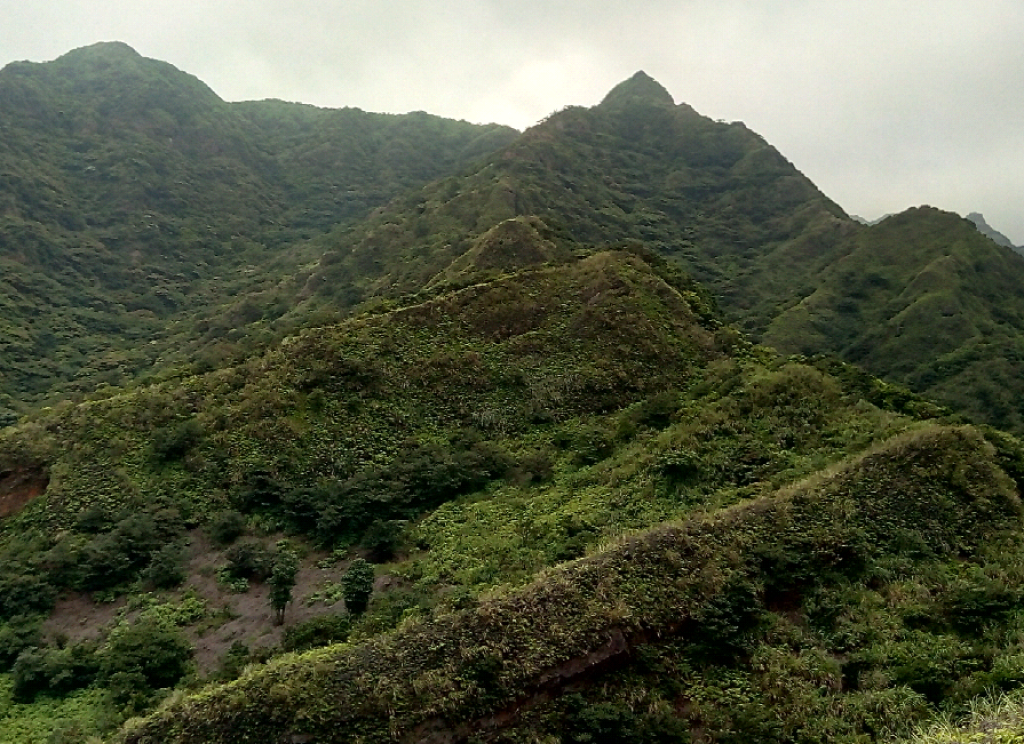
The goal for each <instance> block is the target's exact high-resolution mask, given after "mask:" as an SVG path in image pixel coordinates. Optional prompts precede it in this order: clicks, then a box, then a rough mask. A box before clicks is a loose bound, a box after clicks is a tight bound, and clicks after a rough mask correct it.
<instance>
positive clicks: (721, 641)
mask: <svg viewBox="0 0 1024 744" xmlns="http://www.w3.org/2000/svg"><path fill="white" fill-rule="evenodd" d="M993 454H994V453H993V451H992V450H991V448H990V447H989V445H987V444H986V443H985V442H984V440H983V439H982V438H981V437H979V436H978V435H977V434H976V433H974V432H972V431H971V430H965V429H962V430H956V429H942V428H935V429H930V430H924V431H921V432H918V433H915V434H913V435H905V436H902V437H899V438H897V439H895V440H893V441H890V442H888V443H886V444H885V445H883V446H881V447H879V448H877V449H875V450H873V451H871V452H870V453H868V454H866V455H862V456H860V457H857V458H854V459H852V460H850V461H848V462H846V463H843V464H842V465H841V466H839V467H838V468H837V469H835V470H833V471H831V472H829V473H828V474H825V475H822V476H817V477H815V478H812V479H811V480H810V481H807V482H804V483H801V484H798V485H796V486H794V487H792V488H789V489H785V490H783V491H781V492H777V493H769V494H766V495H764V496H763V497H761V498H760V499H758V500H756V501H754V502H752V503H749V504H744V505H741V506H737V507H734V508H732V509H727V510H724V511H721V512H718V513H715V514H711V515H707V516H695V517H693V518H692V519H689V520H687V521H685V522H683V523H681V524H677V525H672V526H663V527H659V528H657V529H654V530H652V531H650V532H647V533H643V534H641V535H637V536H635V537H631V538H628V539H625V540H623V541H622V542H621V543H620V544H618V545H615V546H614V547H611V548H609V549H606V550H605V551H603V552H601V553H599V554H596V555H594V556H592V557H589V558H587V559H584V560H581V561H577V562H575V563H572V564H569V565H566V566H564V567H562V568H559V569H556V570H553V571H550V572H547V573H545V574H542V575H541V576H540V577H539V578H538V579H537V580H536V582H535V583H534V584H532V585H530V586H529V587H527V588H525V589H522V590H519V591H515V592H512V593H510V594H508V595H499V596H495V597H492V598H485V599H482V600H481V601H480V603H479V606H477V607H474V608H472V609H469V610H465V611H462V612H459V613H455V614H452V615H439V616H435V617H431V618H429V619H426V620H424V621H421V622H416V623H410V624H407V625H405V626H403V627H402V628H400V629H399V630H398V631H397V632H395V633H394V634H392V635H390V636H386V637H383V638H381V639H378V640H374V641H368V642H365V643H361V644H356V645H353V646H349V647H337V648H331V649H327V650H324V651H321V652H315V653H312V654H310V655H307V656H300V657H297V658H285V659H282V660H281V661H279V662H275V663H272V664H271V665H269V666H268V667H267V668H266V669H261V670H257V671H255V672H253V673H251V674H249V675H247V676H245V677H244V678H242V679H241V680H239V681H238V682H235V683H232V684H230V685H228V686H226V687H224V688H221V689H214V690H210V691H208V692H204V693H201V694H199V695H197V696H195V697H192V698H186V699H185V700H182V701H180V702H175V703H173V704H171V705H170V706H168V707H167V708H165V709H164V710H161V711H160V712H158V713H157V714H155V715H154V716H153V717H152V718H150V719H148V720H147V721H145V722H141V723H138V724H134V725H132V726H131V727H129V729H128V730H127V731H126V733H125V734H124V735H123V737H122V738H121V739H120V740H121V741H127V742H139V743H140V744H141V743H142V742H157V741H159V742H168V741H174V742H196V743H198V742H243V741H267V742H270V741H295V740H296V737H298V739H299V740H304V741H319V742H334V741H337V742H341V741H356V740H358V741H364V742H371V741H381V742H384V741H460V740H465V739H467V738H469V737H470V736H473V737H475V740H480V737H483V738H485V739H489V738H492V737H495V736H500V734H501V731H502V729H505V728H508V727H517V726H520V725H522V718H523V717H524V715H528V714H529V712H530V711H531V709H532V708H534V707H536V706H550V705H552V701H553V700H555V701H557V700H558V698H559V697H560V696H562V695H564V694H565V693H566V692H567V690H569V689H577V690H579V689H582V688H581V687H580V686H579V685H580V681H581V680H587V679H589V680H591V681H592V682H593V683H594V684H596V685H600V684H601V682H600V675H601V674H602V672H603V671H605V670H607V669H609V668H612V667H614V665H615V664H616V663H618V664H621V663H628V662H629V661H630V660H634V659H639V658H640V657H642V656H643V651H642V649H643V648H644V647H645V646H648V645H651V646H655V647H657V646H659V645H662V644H667V643H671V642H674V641H676V640H677V639H678V640H679V641H680V642H681V643H682V644H683V646H684V647H686V646H689V647H690V649H691V650H692V649H694V648H695V647H696V649H698V650H700V649H703V652H704V653H708V654H710V655H711V656H712V658H714V659H716V661H717V662H719V663H720V662H722V661H724V660H725V659H726V658H727V656H728V654H729V648H730V644H739V645H742V642H743V640H744V639H743V636H744V634H745V633H748V632H754V633H756V628H757V625H758V624H759V622H760V620H758V619H757V618H756V615H757V614H758V613H761V612H765V611H766V609H769V608H771V607H772V606H773V605H775V606H776V607H778V606H781V605H786V606H788V607H792V608H796V607H800V606H801V604H802V603H803V602H804V601H805V600H806V599H807V598H809V597H810V596H812V595H813V594H814V593H815V592H817V591H819V590H820V589H821V588H822V587H828V586H830V585H832V584H836V583H843V582H849V581H863V580H865V579H868V578H870V577H872V575H875V576H880V575H879V574H878V573H877V572H878V571H879V569H880V566H881V564H882V563H884V562H891V561H893V560H894V559H896V560H898V561H904V562H905V563H904V566H905V568H904V570H909V571H914V570H915V568H914V566H915V564H917V563H924V562H927V561H934V560H936V559H948V558H952V557H956V556H959V555H964V554H971V553H973V552H975V551H977V550H978V549H979V547H980V546H981V545H982V544H983V543H984V541H985V540H986V539H989V538H991V537H993V536H995V535H997V534H998V533H1000V532H1003V531H1006V530H1015V531H1019V529H1020V526H1021V525H1020V520H1021V510H1020V504H1019V501H1018V498H1017V495H1016V493H1015V489H1014V487H1013V485H1012V484H1011V483H1010V481H1009V480H1008V479H1007V478H1006V476H1005V474H1003V473H1002V471H1001V470H1000V469H999V467H998V466H997V465H996V464H995V462H994V460H993ZM723 613H727V614H723ZM595 677H597V678H598V679H596V680H595V679H594V678H595ZM832 695H833V696H834V698H835V701H836V703H839V702H840V701H841V700H842V699H843V694H842V691H841V689H837V690H835V691H834V692H833V693H832ZM878 699H879V702H881V701H882V700H883V699H885V694H884V693H882V694H880V695H879V696H878ZM666 702H671V701H666ZM880 712H881V717H882V718H883V720H882V721H880V722H879V723H882V724H884V725H889V726H893V725H898V724H899V723H900V722H899V721H898V720H884V718H885V715H886V713H885V712H883V711H880ZM900 712H903V711H900V710H890V711H888V714H889V715H893V714H898V713H900ZM681 713H682V715H681V716H680V717H682V718H683V719H684V720H685V719H686V718H687V716H686V715H685V712H681ZM693 723H694V724H695V725H699V721H694V722H693ZM855 727H856V722H851V728H855Z"/></svg>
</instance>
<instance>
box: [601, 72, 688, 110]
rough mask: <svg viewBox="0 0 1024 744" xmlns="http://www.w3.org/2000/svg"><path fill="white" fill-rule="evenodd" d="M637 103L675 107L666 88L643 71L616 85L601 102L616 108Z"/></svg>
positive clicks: (603, 104)
mask: <svg viewBox="0 0 1024 744" xmlns="http://www.w3.org/2000/svg"><path fill="white" fill-rule="evenodd" d="M637 103H644V104H648V105H651V104H654V105H659V106H674V105H675V101H674V100H672V95H671V94H670V93H669V92H668V91H667V90H665V87H664V86H663V85H662V84H661V83H659V82H658V81H657V80H655V79H654V78H652V77H651V76H650V75H648V74H647V73H646V72H644V71H643V70H640V71H639V72H637V73H636V74H635V75H633V77H631V78H629V79H628V80H623V81H622V82H621V83H619V84H618V85H616V86H615V87H614V88H612V89H611V91H610V92H609V93H608V95H606V96H605V97H604V100H603V101H601V105H602V106H605V107H616V108H617V107H621V106H629V105H632V104H637Z"/></svg>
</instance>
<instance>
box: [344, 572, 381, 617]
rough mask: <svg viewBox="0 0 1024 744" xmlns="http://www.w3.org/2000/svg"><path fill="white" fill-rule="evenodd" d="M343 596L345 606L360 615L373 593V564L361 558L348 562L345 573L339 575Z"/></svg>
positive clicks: (354, 613)
mask: <svg viewBox="0 0 1024 744" xmlns="http://www.w3.org/2000/svg"><path fill="white" fill-rule="evenodd" d="M341 583H342V586H343V591H344V596H345V608H346V609H347V610H348V611H349V613H350V614H352V615H362V614H363V613H364V612H366V606H367V605H368V604H369V603H370V595H371V594H373V566H371V565H370V564H369V563H368V562H367V561H365V560H363V559H362V558H356V559H355V560H354V561H352V563H351V564H349V567H348V570H346V571H345V575H344V576H342V577H341Z"/></svg>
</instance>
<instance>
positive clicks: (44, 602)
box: [0, 564, 56, 622]
mask: <svg viewBox="0 0 1024 744" xmlns="http://www.w3.org/2000/svg"><path fill="white" fill-rule="evenodd" d="M4 568H5V571H4V573H3V574H0V622H3V621H5V620H10V619H12V618H14V617H17V616H19V615H33V614H35V613H39V612H49V611H50V609H51V608H52V607H53V602H54V600H55V599H56V592H55V591H54V588H53V586H51V585H50V584H49V583H47V581H46V580H45V579H44V578H41V577H39V576H36V575H33V574H29V573H21V572H20V571H19V569H21V570H22V571H23V570H24V567H21V566H18V565H17V564H15V565H7V566H5V567H4Z"/></svg>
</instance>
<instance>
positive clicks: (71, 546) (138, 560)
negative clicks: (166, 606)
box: [46, 509, 184, 591]
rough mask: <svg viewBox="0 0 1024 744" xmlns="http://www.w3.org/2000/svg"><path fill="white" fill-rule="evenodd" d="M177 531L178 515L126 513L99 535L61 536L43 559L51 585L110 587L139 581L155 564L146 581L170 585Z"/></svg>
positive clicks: (176, 562)
mask: <svg viewBox="0 0 1024 744" xmlns="http://www.w3.org/2000/svg"><path fill="white" fill-rule="evenodd" d="M183 528H184V525H183V523H182V520H181V515H180V513H179V512H177V511H176V510H173V509H155V510H153V511H142V512H140V513H135V514H128V515H126V516H124V517H122V518H121V519H120V520H118V521H116V523H114V524H113V525H112V526H111V527H110V529H109V530H108V531H105V532H99V533H96V534H88V535H87V536H80V535H74V534H72V535H66V536H64V537H63V538H62V539H61V540H60V541H58V542H57V544H56V545H55V546H54V547H53V548H52V549H51V550H50V551H49V552H48V554H47V557H46V563H47V569H48V572H49V575H50V578H51V581H52V582H53V583H54V584H56V585H58V586H65V587H68V588H72V589H77V590H80V591H99V590H103V589H110V588H113V587H117V586H121V585H124V584H126V583H129V582H131V581H134V580H135V579H137V578H139V577H140V575H142V573H143V572H144V571H146V570H147V569H148V568H149V567H150V566H151V564H153V563H154V561H156V566H155V567H154V568H153V574H152V576H150V577H149V578H150V580H153V581H157V580H158V581H159V582H164V585H173V583H174V582H175V577H176V576H179V574H180V570H179V569H176V568H175V566H176V565H177V566H179V567H180V561H181V558H180V552H181V549H180V547H178V546H177V545H176V544H175V540H176V538H178V537H179V536H180V535H181V533H182V531H183ZM166 582H171V583H170V584H167V583H166Z"/></svg>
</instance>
